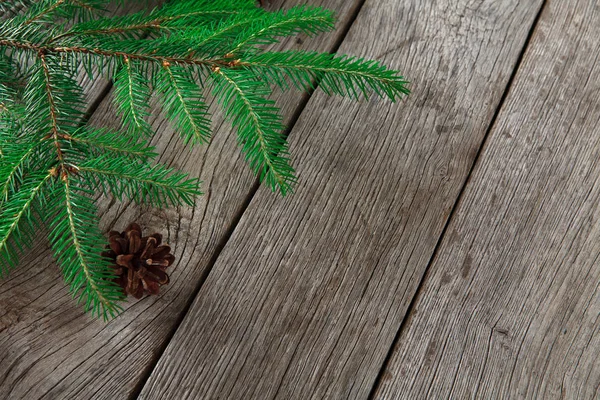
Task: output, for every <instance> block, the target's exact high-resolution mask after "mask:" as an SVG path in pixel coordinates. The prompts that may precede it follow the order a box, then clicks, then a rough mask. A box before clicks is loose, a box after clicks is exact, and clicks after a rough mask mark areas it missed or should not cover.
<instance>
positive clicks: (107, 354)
mask: <svg viewBox="0 0 600 400" xmlns="http://www.w3.org/2000/svg"><path fill="white" fill-rule="evenodd" d="M305 2H306V1H305V0H285V1H283V0H281V1H272V3H273V4H272V5H271V7H273V8H277V7H290V6H292V5H295V4H298V3H305ZM308 3H309V4H312V5H323V6H326V7H328V8H332V9H335V10H336V11H337V14H338V17H339V24H338V29H337V30H336V31H335V32H333V33H332V34H329V35H324V36H322V37H320V38H318V39H317V40H308V41H307V40H302V38H300V39H298V40H290V41H288V42H285V43H284V44H283V45H282V46H281V48H288V49H289V48H296V49H319V50H321V51H333V50H338V48H339V51H341V52H343V53H348V54H352V55H357V56H364V57H370V58H375V59H379V60H381V61H382V62H384V63H385V64H387V65H390V66H393V67H395V68H398V69H400V70H402V71H403V72H404V73H405V75H406V76H407V77H408V78H409V80H410V81H411V82H412V84H411V88H412V90H413V94H412V95H411V96H410V97H409V98H408V99H407V100H405V101H403V102H400V103H399V104H391V103H389V102H386V101H382V100H379V99H373V100H371V101H369V102H367V101H361V102H358V103H356V102H352V101H349V100H344V99H339V98H330V97H327V96H326V95H324V94H323V93H320V92H318V91H317V92H315V93H314V94H312V95H311V96H308V95H300V94H293V95H286V96H282V97H281V99H280V101H281V104H282V105H283V108H284V110H285V115H286V116H287V123H288V125H289V126H290V138H291V151H292V154H293V156H294V160H295V166H296V168H297V170H298V173H299V177H300V183H299V185H298V186H297V189H296V193H295V194H294V195H293V196H290V197H287V198H285V199H281V198H279V197H278V196H276V195H273V194H272V193H270V192H269V190H268V189H267V188H265V187H259V186H258V184H257V182H256V180H255V179H254V177H253V176H252V174H251V173H250V172H249V169H248V168H247V167H246V165H245V163H244V160H243V159H241V157H240V156H239V152H238V150H237V148H236V139H235V135H232V134H231V129H230V127H229V126H228V125H227V124H223V123H222V118H221V117H220V115H219V114H218V112H216V111H215V112H216V113H217V114H216V121H217V122H216V123H215V126H214V131H215V133H214V140H213V141H212V142H211V144H210V145H209V146H204V147H198V148H196V149H194V150H193V151H192V152H189V151H187V150H185V149H184V146H183V144H182V143H181V141H180V140H179V139H178V135H176V134H174V132H173V131H172V130H170V128H169V125H168V124H166V123H165V121H164V120H163V119H162V118H160V117H159V116H158V114H157V116H156V117H153V118H154V119H153V120H152V121H151V122H152V124H153V126H154V128H156V129H157V130H158V131H159V132H160V135H157V137H156V138H155V141H154V142H155V143H154V144H155V145H156V146H157V148H158V150H159V151H160V152H161V153H162V156H161V161H162V162H164V163H167V164H172V165H174V166H177V167H178V168H181V169H184V170H186V171H188V172H190V173H191V174H193V175H195V176H200V177H201V179H202V180H203V181H204V185H203V189H204V191H205V193H206V194H205V196H203V197H202V198H201V199H200V202H199V203H198V204H197V205H196V207H195V208H180V209H174V210H156V209H151V208H143V207H138V206H134V205H132V204H115V203H113V202H110V201H108V200H102V201H103V204H104V206H103V208H102V216H103V219H102V221H103V225H104V227H106V228H107V229H108V228H109V227H112V226H113V225H115V224H116V227H117V228H123V227H124V226H125V225H126V224H127V223H128V222H129V221H131V220H137V221H139V222H140V223H141V224H142V225H143V226H144V227H145V228H146V229H149V230H154V231H161V232H165V233H168V240H169V242H170V243H171V244H172V245H173V246H174V248H175V251H176V255H177V257H178V262H177V264H176V265H175V268H174V270H173V274H172V279H171V284H170V285H169V286H167V287H164V288H163V289H164V290H163V293H162V295H161V296H160V297H158V298H146V299H143V300H141V301H131V302H130V303H128V305H127V309H126V311H125V312H124V314H123V315H122V316H120V317H119V318H117V319H115V320H113V321H111V322H110V323H108V324H104V323H103V322H101V321H96V320H93V319H91V318H90V317H89V316H87V315H84V314H83V313H82V311H81V308H80V307H78V306H76V305H75V303H74V302H73V301H72V300H71V299H70V297H69V295H68V292H67V289H66V288H65V287H64V285H63V283H62V279H61V277H60V273H59V271H58V270H57V269H55V268H47V267H48V264H49V263H51V262H52V261H51V256H50V255H49V251H48V249H47V247H46V245H45V244H44V243H43V242H40V243H39V244H38V245H36V247H35V248H34V250H33V251H32V252H31V254H30V255H29V257H28V258H27V261H26V262H24V263H22V265H21V266H20V268H19V269H18V270H16V271H15V272H14V273H13V274H12V275H11V276H10V277H9V279H7V280H4V281H0V360H1V361H0V398H6V399H21V398H22V399H37V398H48V399H58V398H65V399H127V398H136V397H140V398H142V399H174V400H179V399H272V398H278V399H322V398H323V399H344V398H352V399H368V398H373V399H421V398H432V399H439V398H456V399H463V398H486V399H487V398H531V399H551V398H568V399H574V398H582V399H593V398H599V396H600V393H598V388H599V387H600V363H598V362H597V359H598V357H599V356H600V334H599V333H598V331H599V329H600V321H599V318H598V316H599V314H600V289H599V287H600V286H599V284H600V261H599V260H598V257H599V255H600V244H599V243H600V219H599V218H600V182H599V180H598V178H599V177H600V131H599V130H598V128H597V125H598V121H599V120H600V95H599V94H600V63H598V62H597V60H598V57H599V55H600V6H599V5H598V1H597V0H569V1H558V0H545V1H544V0H528V1H521V0H503V1H495V0H473V1H471V0H469V1H466V0H456V1H449V0H410V1H409V0H366V1H365V0H309V1H308ZM109 89H110V86H109V84H108V83H107V82H98V83H96V85H95V86H93V87H92V86H90V88H89V91H88V93H89V96H90V98H92V99H96V100H97V104H96V105H95V107H93V109H91V110H90V111H91V112H93V117H92V122H93V123H97V124H102V125H111V124H114V121H115V118H114V110H113V109H112V108H111V100H110V92H109Z"/></svg>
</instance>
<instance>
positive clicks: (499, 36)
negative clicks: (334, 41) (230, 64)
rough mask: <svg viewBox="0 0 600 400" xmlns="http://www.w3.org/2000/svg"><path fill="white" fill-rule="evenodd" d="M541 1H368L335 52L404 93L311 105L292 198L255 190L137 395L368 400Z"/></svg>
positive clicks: (300, 136) (303, 120) (297, 144)
mask: <svg viewBox="0 0 600 400" xmlns="http://www.w3.org/2000/svg"><path fill="white" fill-rule="evenodd" d="M540 6H541V1H527V2H523V1H518V0H511V1H502V2H498V1H492V0H488V1H477V2H470V1H453V2H446V1H429V0H428V1H397V0H387V1H369V0H368V1H367V2H366V4H365V5H364V7H363V8H362V10H361V12H360V14H359V16H358V19H357V21H356V22H355V23H354V24H353V26H352V29H351V31H350V33H349V35H348V36H347V37H346V39H345V41H344V43H343V44H342V47H341V49H340V51H341V52H344V53H350V54H354V55H360V56H367V57H372V58H377V59H380V60H382V61H383V62H385V63H386V64H388V65H391V66H393V67H396V68H399V69H402V70H403V71H405V73H406V75H407V76H409V77H410V79H411V80H412V82H413V85H412V87H413V88H414V93H413V95H412V97H410V99H409V101H407V102H404V103H401V104H395V105H394V104H389V103H387V102H385V101H381V100H373V101H370V102H365V101H361V102H360V103H355V102H352V101H348V100H343V99H332V98H328V97H326V96H325V95H323V94H317V95H315V96H313V97H312V98H311V100H310V102H309V104H308V106H307V108H306V109H305V110H304V112H303V114H302V116H301V117H300V120H299V121H298V123H297V125H296V126H295V128H294V129H293V131H292V133H291V141H292V146H291V151H292V154H294V156H295V160H296V165H297V168H298V173H299V176H300V184H299V185H298V188H297V192H296V194H295V195H293V196H291V197H289V198H286V199H285V200H282V199H280V198H278V197H277V196H273V195H272V194H271V193H269V192H268V190H267V189H266V188H261V189H260V190H259V192H258V193H257V195H256V196H255V197H254V198H253V200H252V201H251V203H250V206H249V208H248V210H247V211H246V212H245V213H244V215H243V217H242V219H241V221H240V224H239V225H238V227H237V229H236V230H235V231H234V233H233V236H232V238H231V240H230V241H229V242H228V243H227V245H226V246H225V248H224V251H223V252H222V253H221V256H220V257H219V258H218V260H217V262H216V264H215V267H214V268H213V269H212V271H211V273H210V275H209V276H208V279H207V281H206V283H205V284H204V286H203V287H202V289H201V291H200V293H199V296H198V297H197V299H196V300H195V301H194V303H193V305H192V307H191V309H190V312H189V313H188V314H187V315H186V317H185V319H184V321H183V323H182V325H181V326H180V328H179V329H178V331H177V332H176V334H175V336H174V338H173V340H172V341H171V342H170V343H169V345H168V347H167V349H166V351H165V353H164V355H163V356H162V357H161V359H160V360H159V362H158V364H157V366H156V368H155V369H154V371H153V373H152V375H151V377H150V379H149V381H148V383H147V384H146V385H145V386H144V388H143V390H142V392H141V398H143V399H178V400H179V399H201V398H202V399H250V398H256V399H270V398H281V399H311V398H330V399H341V398H366V397H367V395H368V394H369V392H370V390H371V388H372V386H373V384H374V381H375V377H376V375H377V373H378V371H379V370H380V367H381V365H382V363H383V361H384V358H385V356H386V354H387V352H388V350H389V348H390V346H391V344H392V341H393V339H394V336H395V334H396V331H397V330H398V327H399V326H400V322H401V321H402V319H403V317H404V314H405V310H406V308H407V306H408V304H409V302H410V300H411V298H412V297H413V295H414V293H415V291H416V287H417V285H418V282H419V281H420V278H421V276H422V274H423V272H424V270H425V268H426V266H427V263H428V261H429V259H430V257H431V255H432V253H433V250H434V247H435V244H436V242H437V241H438V238H439V235H440V234H441V231H442V228H443V226H444V224H445V221H446V219H447V217H448V214H449V212H450V210H451V208H452V206H453V204H454V202H455V200H456V198H457V195H458V193H459V191H460V188H461V186H462V185H463V183H464V180H465V178H466V176H467V173H468V171H469V169H470V167H471V165H472V163H473V161H474V158H475V155H476V154H477V152H478V149H479V146H480V143H481V141H482V138H483V136H484V134H485V132H486V130H487V128H488V125H489V123H490V121H491V120H492V117H493V115H494V112H495V110H496V107H497V106H498V104H499V101H500V98H501V96H502V94H503V92H504V90H505V88H506V85H507V82H508V79H509V76H510V74H511V72H512V71H513V68H514V67H515V64H516V60H517V59H518V55H519V52H520V51H521V49H522V47H523V45H524V43H525V41H526V37H527V35H528V31H529V29H530V26H531V25H532V23H533V21H534V19H535V16H536V13H537V12H538V9H539V7H540ZM414 398H418V397H414Z"/></svg>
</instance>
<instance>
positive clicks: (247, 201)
mask: <svg viewBox="0 0 600 400" xmlns="http://www.w3.org/2000/svg"><path fill="white" fill-rule="evenodd" d="M366 1H367V0H360V1H359V3H358V5H357V6H356V9H355V10H354V12H353V13H352V15H351V16H350V17H349V18H348V20H347V21H346V23H345V24H344V27H343V28H342V29H341V33H340V35H339V37H338V38H337V40H336V41H335V43H334V45H333V46H332V49H331V51H330V53H332V54H333V53H336V52H337V51H338V50H339V48H340V46H341V45H342V43H343V42H344V39H345V38H346V36H347V35H348V32H349V31H350V28H351V27H352V25H353V24H354V22H355V21H356V19H357V18H358V15H359V14H360V10H361V9H362V7H363V6H364V4H365V2H366ZM319 83H320V79H317V80H316V82H315V85H314V87H313V88H312V89H310V90H308V91H307V92H306V93H304V94H303V98H302V101H301V102H300V104H299V105H298V107H297V109H296V110H295V112H294V114H293V116H292V118H291V120H290V123H289V124H288V125H287V126H286V129H285V132H284V135H285V136H286V138H287V137H288V136H289V134H290V133H291V131H292V129H293V128H294V126H295V125H296V123H297V122H298V119H299V118H300V116H301V115H302V112H303V111H304V109H305V108H306V105H307V104H308V102H309V101H310V98H311V97H312V96H313V94H314V93H315V91H316V90H317V89H318V88H319ZM98 104H100V103H98ZM260 185H261V184H260V181H259V179H258V178H257V179H256V180H255V181H254V184H253V185H252V186H251V188H250V190H249V191H248V194H247V196H246V198H245V200H244V203H243V204H242V206H241V207H240V210H239V212H238V213H237V214H236V215H235V216H234V219H233V222H232V224H231V226H229V227H228V229H227V231H226V233H225V235H223V237H221V238H220V239H219V244H218V245H217V247H216V248H215V251H214V254H213V255H212V257H211V259H210V262H209V263H208V266H207V268H206V270H205V272H204V273H203V274H202V277H201V278H200V279H199V280H198V284H197V285H196V288H195V289H194V292H193V294H192V295H191V296H190V297H189V299H188V301H187V304H186V306H185V308H184V310H183V312H182V313H181V314H180V315H179V317H178V318H177V322H176V323H175V324H174V325H173V327H172V329H171V332H170V334H169V337H168V338H167V339H166V340H165V342H164V343H163V345H162V346H161V348H160V350H159V351H157V352H156V353H155V355H154V357H153V362H151V363H149V364H148V366H147V370H146V371H144V377H143V378H142V379H141V380H140V381H139V382H138V384H137V385H136V387H135V389H134V390H133V391H132V392H131V396H130V399H131V400H132V399H137V398H138V397H139V395H140V393H141V391H142V389H143V388H144V386H145V385H146V382H147V381H148V379H149V378H150V375H151V374H152V372H153V371H154V368H155V366H156V364H157V363H158V360H159V359H160V358H161V357H162V355H163V353H164V352H165V349H166V348H167V346H168V344H169V342H170V341H171V339H172V338H173V336H174V335H175V332H176V331H177V329H179V326H180V325H181V323H182V322H183V320H184V318H185V316H186V315H187V313H188V311H189V310H190V308H191V306H192V304H193V303H194V300H195V299H196V297H197V296H198V294H199V293H200V290H202V286H203V285H204V282H206V279H207V278H208V275H209V274H210V272H211V271H212V269H213V267H214V265H215V264H216V262H217V260H218V259H219V256H220V255H221V252H222V251H223V249H224V248H225V246H226V245H227V242H229V239H230V238H231V236H232V235H233V232H234V231H235V229H236V228H237V226H238V224H239V222H240V220H241V219H242V216H243V215H244V213H245V212H246V210H247V209H248V206H249V205H250V202H251V201H252V199H253V198H254V196H255V195H256V192H258V189H259V188H260Z"/></svg>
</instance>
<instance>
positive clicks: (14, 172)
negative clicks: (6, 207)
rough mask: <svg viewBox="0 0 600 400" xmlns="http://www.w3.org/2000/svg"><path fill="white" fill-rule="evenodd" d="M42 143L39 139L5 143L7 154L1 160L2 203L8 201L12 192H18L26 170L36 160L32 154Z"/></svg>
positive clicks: (0, 200)
mask: <svg viewBox="0 0 600 400" xmlns="http://www.w3.org/2000/svg"><path fill="white" fill-rule="evenodd" d="M41 144H42V143H41V142H39V141H33V142H28V143H13V144H10V143H8V144H6V145H5V147H4V148H3V153H4V152H6V154H3V155H4V157H3V158H2V161H1V162H0V204H1V203H2V201H7V200H8V197H9V195H10V194H11V193H16V192H18V189H19V187H20V185H21V183H22V181H23V176H24V174H25V170H27V169H28V167H29V166H30V165H31V163H32V162H33V161H34V160H32V158H33V157H32V156H33V155H34V154H35V151H36V149H37V148H38V147H39V146H40V145H41Z"/></svg>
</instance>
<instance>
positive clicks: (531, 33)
mask: <svg viewBox="0 0 600 400" xmlns="http://www.w3.org/2000/svg"><path fill="white" fill-rule="evenodd" d="M547 2H548V0H543V2H542V4H541V5H540V9H539V10H538V12H537V14H536V16H535V19H534V21H533V24H532V25H531V28H530V29H529V33H528V34H527V39H526V40H525V43H524V44H523V48H522V49H521V52H520V53H519V57H518V59H517V63H516V64H515V68H514V69H513V71H512V73H511V75H510V78H509V79H508V82H507V84H506V88H505V89H504V93H503V94H502V97H501V99H500V103H498V107H496V111H495V112H494V116H493V117H492V120H491V121H490V124H489V126H488V128H487V130H486V132H485V135H484V137H483V140H482V142H481V145H480V146H479V150H478V151H477V155H476V156H475V159H474V160H473V164H472V165H471V168H470V169H469V172H468V174H467V177H466V179H465V182H464V183H463V185H462V187H461V188H460V192H459V194H458V197H457V198H456V201H455V202H454V205H453V206H452V209H451V211H450V214H449V216H448V219H447V220H446V224H445V225H444V228H443V229H442V233H441V234H440V237H439V238H438V241H437V243H436V245H435V248H434V250H433V253H432V255H431V258H430V259H429V262H428V263H427V267H426V268H425V272H424V273H423V276H422V278H421V280H420V281H419V285H418V286H417V290H416V291H415V294H414V295H413V298H412V300H411V301H410V303H409V305H408V309H407V310H406V314H405V315H404V318H403V319H402V322H401V323H400V326H399V327H398V331H397V332H396V336H395V337H394V340H393V341H392V343H391V345H390V348H389V350H388V353H387V355H386V356H385V360H384V361H383V363H382V364H381V368H380V370H379V373H378V374H377V378H376V379H375V382H374V383H373V387H372V388H371V392H370V393H369V397H368V398H369V400H373V399H375V395H376V393H377V389H378V388H379V386H380V384H381V381H382V379H383V376H384V374H385V371H386V370H387V368H388V365H389V363H390V360H391V358H392V355H393V354H394V349H395V348H396V346H397V344H398V341H399V339H400V336H401V334H402V331H403V329H404V327H405V326H406V323H407V322H408V321H410V318H411V317H412V315H413V313H414V308H415V304H416V303H417V300H418V299H419V297H420V296H421V292H422V290H423V284H424V283H425V281H426V280H427V279H428V277H429V273H430V268H431V265H432V264H433V262H434V261H435V259H436V257H437V255H438V252H439V249H440V245H441V244H442V241H443V239H444V237H445V236H446V233H447V231H448V226H449V225H450V222H451V221H452V219H453V217H454V214H455V212H456V209H457V208H458V206H459V205H460V204H461V200H462V198H463V194H464V193H465V189H466V188H467V186H468V185H469V184H470V182H471V178H472V175H473V171H474V170H475V167H476V166H477V165H478V164H479V159H480V156H481V153H482V151H483V149H484V148H485V146H486V144H487V142H488V138H489V135H490V132H491V131H492V130H493V128H494V125H495V124H496V120H497V119H498V115H499V114H500V112H501V111H502V107H503V106H504V102H505V101H506V98H507V96H508V94H509V92H510V89H511V87H512V84H513V82H514V79H515V76H516V75H517V71H518V70H519V68H520V67H521V63H522V61H523V57H524V55H525V52H526V51H527V48H528V47H529V43H530V42H531V38H532V37H533V36H534V34H535V30H536V28H537V27H538V22H539V20H540V17H541V16H542V13H543V11H544V8H545V7H546V4H547Z"/></svg>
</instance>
